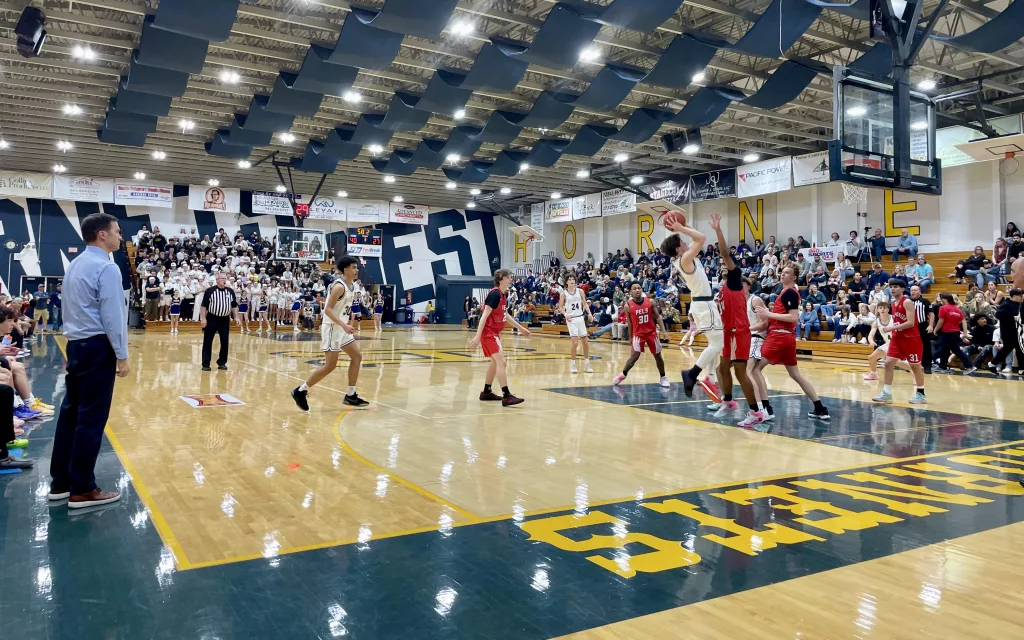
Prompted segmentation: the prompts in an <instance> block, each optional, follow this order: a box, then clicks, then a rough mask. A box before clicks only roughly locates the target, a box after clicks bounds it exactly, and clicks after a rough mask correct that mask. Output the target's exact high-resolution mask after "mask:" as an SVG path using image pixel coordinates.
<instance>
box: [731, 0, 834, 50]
mask: <svg viewBox="0 0 1024 640" xmlns="http://www.w3.org/2000/svg"><path fill="white" fill-rule="evenodd" d="M820 13H821V7H819V6H816V5H813V4H810V3H809V2H807V0H772V3H771V4H770V5H768V8H766V9H765V10H764V13H762V14H761V17H760V18H758V19H757V21H756V22H754V24H752V25H750V29H748V30H747V32H746V33H745V34H743V37H742V38H740V39H739V40H737V41H736V44H734V45H731V46H728V47H726V48H727V49H729V50H730V51H739V52H741V53H746V54H748V55H752V56H758V57H759V58H778V57H781V56H783V55H785V53H786V51H788V50H789V48H790V47H791V46H793V43H795V42H796V41H797V40H799V39H800V37H801V36H802V35H804V33H805V32H806V31H807V29H808V28H810V26H811V24H812V23H814V21H815V20H817V19H818V15H819V14H820Z"/></svg>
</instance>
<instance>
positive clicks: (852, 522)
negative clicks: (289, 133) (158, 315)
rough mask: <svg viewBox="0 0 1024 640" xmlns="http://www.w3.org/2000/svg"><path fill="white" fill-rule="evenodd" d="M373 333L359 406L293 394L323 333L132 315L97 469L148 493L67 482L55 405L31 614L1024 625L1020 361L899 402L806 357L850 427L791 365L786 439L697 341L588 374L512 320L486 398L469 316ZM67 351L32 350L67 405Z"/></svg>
mask: <svg viewBox="0 0 1024 640" xmlns="http://www.w3.org/2000/svg"><path fill="white" fill-rule="evenodd" d="M360 338H361V340H360V343H359V344H360V346H361V348H362V350H363V352H364V354H365V361H364V364H365V365H366V366H365V367H364V370H363V371H362V375H361V379H360V383H359V390H360V393H361V395H363V396H364V397H366V398H367V399H369V400H371V401H372V405H371V407H370V408H369V409H367V410H358V411H355V410H346V408H345V407H343V405H342V403H341V399H342V395H343V393H344V391H345V382H344V373H343V372H342V371H341V370H339V371H338V372H336V373H335V374H333V375H332V376H331V377H329V378H328V379H327V380H325V381H324V383H322V384H321V385H319V386H317V387H316V388H315V389H314V390H313V392H312V393H311V394H310V404H311V405H312V411H311V412H310V413H308V414H304V413H302V412H300V411H298V410H297V409H296V408H295V406H294V404H293V403H292V401H291V399H290V398H289V396H288V391H289V390H290V389H291V388H293V387H294V386H296V385H298V384H299V383H300V382H301V381H302V380H303V379H304V378H305V377H306V375H307V374H308V372H309V371H311V370H312V369H313V368H314V367H316V366H317V364H318V362H319V359H320V354H319V353H317V351H316V349H317V347H318V345H319V342H318V340H317V339H316V337H315V336H313V335H312V334H302V335H299V336H294V335H293V334H292V333H291V332H290V331H289V332H287V333H286V334H283V335H281V336H280V337H266V336H263V337H260V336H256V335H246V336H240V335H238V333H234V334H233V335H232V357H231V359H230V361H229V368H230V369H229V371H227V372H213V373H202V372H200V371H199V364H198V363H199V347H200V342H199V341H200V336H199V335H198V334H182V335H179V336H171V335H154V334H152V333H149V334H138V335H133V336H132V337H131V342H130V351H131V366H132V371H131V374H130V375H129V377H128V378H127V379H125V380H121V381H119V382H118V385H117V390H116V393H115V401H114V410H113V411H112V413H111V417H110V421H109V424H108V427H107V435H108V442H107V443H105V445H104V450H103V452H102V453H101V456H100V461H99V464H98V469H97V471H98V477H99V481H100V484H101V486H103V487H105V488H106V487H115V486H116V487H117V488H119V489H121V490H122V491H124V493H125V498H124V499H123V500H122V501H121V502H120V503H117V504H115V505H111V506H109V507H105V508H99V509H97V510H95V511H92V512H86V513H82V512H79V513H74V512H69V511H68V510H67V509H66V508H65V507H64V506H63V505H48V504H47V501H46V488H47V484H46V476H45V475H44V473H43V472H44V471H45V469H46V467H47V464H48V460H47V456H48V451H49V448H50V437H51V436H52V432H53V422H52V421H50V422H46V423H43V424H41V425H39V426H38V427H37V429H36V430H35V431H34V432H33V433H32V434H31V435H30V438H31V445H30V447H29V449H28V454H29V455H31V456H33V457H35V458H37V459H38V460H40V463H41V465H40V467H41V469H39V470H35V471H32V472H30V473H22V474H17V475H0V489H2V491H3V499H2V501H0V527H2V531H3V535H2V537H0V557H2V559H3V570H2V571H0V620H3V621H4V623H5V625H6V626H5V629H6V630H11V629H12V627H11V626H10V625H12V624H14V625H15V628H16V629H17V632H18V634H17V637H24V638H133V639H134V638H175V639H177V638H211V639H212V638H221V639H226V638H330V637H353V638H416V639H418V638H524V639H529V638H550V637H558V636H563V635H571V636H572V637H578V638H595V639H596V638H601V639H606V638H607V639H612V638H614V639H620V638H723V639H725V638H728V639H734V638H740V637H744V636H746V637H751V638H922V637H924V638H957V639H960V638H979V639H981V638H986V639H988V638H1004V637H1005V638H1019V637H1024V590H1022V589H1021V588H1020V577H1019V576H1020V567H1021V566H1024V553H1022V551H1021V549H1022V548H1024V544H1022V543H1024V524H1020V522H1021V521H1022V520H1024V488H1022V487H1021V486H1020V485H1019V484H1018V480H1020V479H1022V478H1024V411H1022V410H1021V406H1022V403H1021V400H1022V398H1024V382H1022V381H1020V380H1011V379H1008V378H996V377H994V376H987V375H973V376H968V377H964V376H959V375H933V376H929V378H928V380H927V382H928V395H929V400H930V403H929V404H928V405H927V407H911V406H910V405H908V404H905V403H901V402H897V403H896V404H894V405H891V406H877V405H873V404H872V403H871V402H870V398H871V396H872V395H874V394H875V393H877V390H878V389H877V386H876V385H877V384H878V383H865V382H862V381H861V376H862V374H863V372H864V370H863V369H861V368H858V367H855V366H851V365H849V364H846V365H837V364H826V363H819V362H806V363H803V364H802V365H801V366H802V367H804V368H805V369H806V371H807V372H808V373H809V375H810V377H811V379H812V380H813V381H814V384H815V385H816V387H817V389H818V391H819V393H820V394H821V395H822V396H823V400H824V402H825V404H826V405H828V406H829V408H830V410H831V412H832V416H833V419H832V421H831V423H815V422H812V421H810V420H809V419H808V418H807V417H806V411H807V410H808V409H809V408H810V404H809V402H808V401H807V400H806V399H805V398H804V397H803V396H802V395H800V394H799V393H798V391H799V389H798V388H797V387H796V386H795V385H794V384H793V383H792V382H790V381H789V380H788V378H786V377H785V373H784V372H781V371H771V370H770V371H769V383H770V385H771V387H772V395H773V405H774V406H775V407H776V412H777V414H778V420H777V425H776V426H775V427H774V429H773V431H772V432H771V433H770V434H760V433H755V432H751V431H745V430H742V429H739V428H736V427H734V426H732V424H733V422H734V420H716V419H715V418H714V417H712V416H711V414H710V413H708V412H707V411H706V409H705V408H704V405H705V403H706V402H705V401H704V400H702V399H701V398H699V397H698V398H694V399H689V398H687V397H686V396H685V395H684V394H683V392H682V386H681V384H678V383H675V381H677V380H678V379H679V374H678V372H679V369H680V368H682V367H683V366H688V364H689V363H691V362H692V354H690V353H688V352H681V351H679V350H678V349H675V348H670V349H667V350H666V354H667V355H666V359H667V362H668V366H669V369H670V378H671V379H672V380H673V381H674V384H673V386H672V388H670V389H661V388H660V387H659V386H658V385H657V384H656V383H657V373H656V371H655V369H654V365H653V361H652V360H651V359H650V358H649V357H646V356H645V357H644V358H642V359H641V361H640V363H639V364H638V365H637V367H636V368H635V369H634V370H633V372H632V373H631V375H630V376H629V378H628V379H627V381H626V383H625V384H624V385H623V386H622V387H619V388H615V387H612V385H611V379H612V377H613V376H614V375H615V373H616V372H617V371H618V370H619V368H620V366H621V363H622V362H623V361H624V360H625V358H626V357H627V355H628V347H627V345H624V344H616V343H610V342H607V341H601V342H600V343H598V344H597V345H596V346H595V348H594V349H593V351H594V355H595V360H594V369H595V373H594V374H582V373H581V374H578V375H570V374H569V373H568V361H567V359H566V357H565V353H566V351H567V349H568V341H567V340H564V339H556V338H542V337H534V338H532V339H524V338H513V337H512V336H507V337H506V340H505V345H506V350H507V353H508V355H509V356H510V379H511V386H512V389H513V391H514V392H517V393H518V394H519V395H521V396H523V397H524V398H526V403H525V404H523V405H520V406H518V407H514V408H502V407H501V406H495V405H493V404H481V403H480V402H479V401H478V400H477V397H476V396H477V394H478V393H479V391H480V388H481V385H482V382H483V376H484V371H485V368H486V362H485V361H484V360H483V358H482V356H481V355H480V354H479V352H476V353H474V352H472V351H469V350H467V348H466V341H467V339H468V338H469V334H468V333H467V332H465V331H463V330H460V329H457V328H452V329H447V328H437V329H433V328H431V329H421V328H416V329H412V328H409V329H385V330H384V331H383V332H382V333H380V334H377V335H375V334H374V333H373V332H372V331H366V330H364V331H362V332H361V335H360ZM59 346H60V345H59V344H58V343H57V340H55V339H54V338H53V337H52V336H51V337H45V338H44V339H43V342H42V343H41V344H39V345H37V346H35V347H34V348H33V355H32V357H31V358H30V359H29V360H28V362H29V364H30V370H31V373H32V376H33V384H34V386H35V390H36V393H37V395H40V396H41V397H44V398H46V397H52V398H54V399H55V400H57V399H59V398H60V397H61V393H62V389H61V384H62V378H61V376H60V373H61V370H62V365H63V359H62V357H61V352H60V350H59ZM737 391H738V390H737ZM699 393H700V392H699V391H698V394H699ZM909 393H910V378H909V376H908V375H907V374H903V373H898V374H897V380H896V384H895V385H894V395H895V396H896V397H897V400H905V399H906V398H907V397H909ZM189 396H191V398H188V397H189ZM236 403H243V404H236ZM195 405H199V407H198V408H196V406H195ZM739 418H740V416H736V418H735V421H738V419H739ZM5 636H6V632H5ZM12 637H14V636H12Z"/></svg>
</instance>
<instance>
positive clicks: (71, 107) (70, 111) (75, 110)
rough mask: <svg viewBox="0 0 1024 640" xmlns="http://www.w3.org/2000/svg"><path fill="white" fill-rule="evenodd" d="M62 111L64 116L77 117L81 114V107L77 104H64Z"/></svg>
mask: <svg viewBox="0 0 1024 640" xmlns="http://www.w3.org/2000/svg"><path fill="white" fill-rule="evenodd" d="M63 111H64V115H66V116H77V115H78V114H80V113H82V107H80V106H78V105H77V104H66V105H64V109H63Z"/></svg>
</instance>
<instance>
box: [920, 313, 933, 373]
mask: <svg viewBox="0 0 1024 640" xmlns="http://www.w3.org/2000/svg"><path fill="white" fill-rule="evenodd" d="M917 332H918V333H919V334H920V335H921V346H922V347H923V348H922V350H921V364H922V365H924V372H925V373H931V372H932V338H934V337H935V336H933V335H932V334H930V333H928V327H927V326H925V325H922V324H921V323H920V322H919V323H917Z"/></svg>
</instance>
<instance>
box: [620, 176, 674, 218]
mask: <svg viewBox="0 0 1024 640" xmlns="http://www.w3.org/2000/svg"><path fill="white" fill-rule="evenodd" d="M692 188H693V187H692V185H691V184H690V181H689V180H687V181H686V182H677V181H675V180H665V181H664V182H657V183H655V184H652V185H647V186H646V187H641V189H643V190H644V192H645V193H646V194H647V196H648V197H649V198H650V199H651V200H664V201H666V202H671V203H672V204H690V203H691V202H692V201H693V198H692V193H693V192H692ZM633 204H634V205H635V204H636V196H633ZM605 215H608V214H605Z"/></svg>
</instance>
